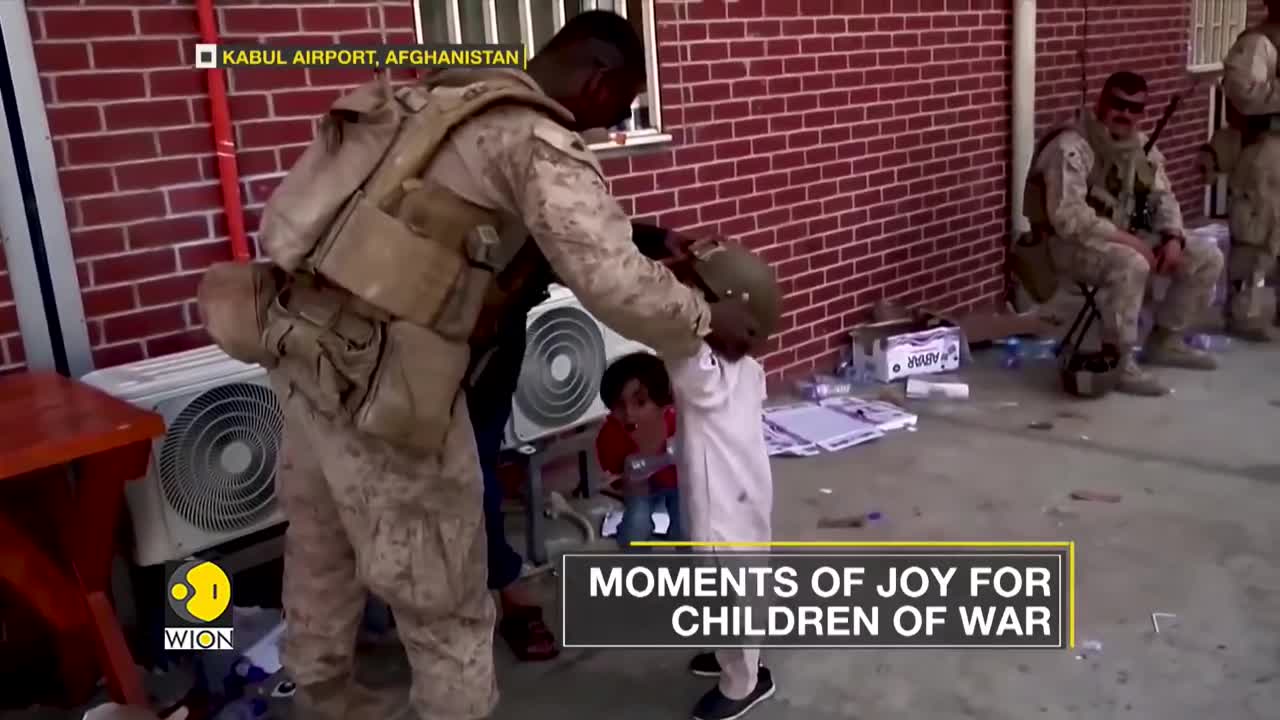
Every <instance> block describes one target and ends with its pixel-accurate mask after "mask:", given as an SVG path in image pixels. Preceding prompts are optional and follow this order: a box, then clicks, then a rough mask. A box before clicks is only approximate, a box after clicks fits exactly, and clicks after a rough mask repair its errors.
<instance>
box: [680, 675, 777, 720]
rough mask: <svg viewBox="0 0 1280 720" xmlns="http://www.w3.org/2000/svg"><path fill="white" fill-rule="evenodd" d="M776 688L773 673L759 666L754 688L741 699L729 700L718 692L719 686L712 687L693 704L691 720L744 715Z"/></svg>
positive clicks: (731, 717) (717, 719)
mask: <svg viewBox="0 0 1280 720" xmlns="http://www.w3.org/2000/svg"><path fill="white" fill-rule="evenodd" d="M775 689H776V688H775V687H774V684H773V673H771V672H769V668H767V667H764V666H763V665H762V666H760V671H759V674H758V675H757V676H756V689H755V690H752V691H751V694H749V695H747V696H746V697H744V698H742V699H741V700H730V699H729V698H727V697H725V696H724V694H723V693H721V692H720V688H718V687H716V688H712V689H711V691H710V692H708V693H707V694H706V695H703V696H702V699H701V700H699V701H698V704H697V705H694V706H693V720H734V718H740V717H742V716H743V715H746V714H747V712H748V711H749V710H751V708H753V707H755V706H756V705H757V704H759V703H760V701H761V700H765V699H767V698H769V697H771V696H772V695H773V691H774V690H775Z"/></svg>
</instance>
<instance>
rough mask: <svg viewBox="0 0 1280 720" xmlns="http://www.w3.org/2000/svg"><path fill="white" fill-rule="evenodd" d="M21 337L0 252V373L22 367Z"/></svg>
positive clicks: (7, 276) (10, 287)
mask: <svg viewBox="0 0 1280 720" xmlns="http://www.w3.org/2000/svg"><path fill="white" fill-rule="evenodd" d="M24 360H26V355H24V354H23V351H22V336H21V335H19V334H18V311H17V308H16V307H14V304H13V287H12V286H11V285H10V284H9V268H8V267H7V263H6V261H5V256H4V253H2V252H0V373H5V372H11V371H13V370H17V369H19V368H21V367H22V366H23V361H24Z"/></svg>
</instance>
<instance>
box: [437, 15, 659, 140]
mask: <svg viewBox="0 0 1280 720" xmlns="http://www.w3.org/2000/svg"><path fill="white" fill-rule="evenodd" d="M423 2H424V0H413V32H414V37H415V38H416V41H417V42H418V43H420V44H422V43H425V42H426V41H425V40H424V33H423V29H424V28H423V13H422V11H423V7H422V6H423ZM443 2H444V4H445V19H446V26H447V27H446V29H447V31H448V37H449V40H448V41H449V42H450V43H462V42H463V38H462V16H461V12H460V10H459V8H460V3H463V2H475V3H478V4H479V5H480V10H481V17H482V18H483V22H484V33H485V37H484V41H483V42H485V43H487V44H496V43H497V42H498V9H497V0H443ZM535 2H545V0H518V1H517V7H518V9H519V13H520V39H521V42H522V44H523V45H524V47H525V50H526V52H528V54H529V56H532V55H533V54H534V52H536V51H537V47H535V46H534V24H533V6H534V3H535ZM639 2H640V7H641V9H642V11H643V13H644V17H643V18H641V23H640V24H641V27H642V28H643V30H644V33H643V37H642V38H641V40H642V41H643V42H644V52H645V73H646V76H647V77H648V78H649V82H648V88H647V89H646V93H645V94H646V98H647V100H648V109H649V126H650V127H647V128H642V129H639V130H633V131H629V132H614V131H605V130H596V131H593V132H589V133H585V135H588V136H590V137H591V138H592V140H593V141H592V142H589V144H588V147H590V148H591V149H592V150H593V151H594V152H596V153H598V154H607V155H624V154H630V153H632V152H635V151H637V150H644V149H647V148H652V147H653V146H662V145H666V144H668V143H671V142H672V141H673V139H674V138H673V137H672V135H671V133H670V132H668V131H667V129H666V128H665V126H664V125H663V120H662V83H661V78H660V76H659V69H660V68H659V62H658V45H657V38H658V33H657V19H656V16H655V8H654V2H655V0H639ZM579 3H580V4H579V7H581V8H582V10H583V11H586V10H595V9H598V8H599V7H600V3H599V1H598V0H579ZM615 7H620V8H621V9H622V12H618V14H619V15H622V16H623V17H627V13H626V7H627V3H626V2H625V0H622V1H620V2H617V3H615ZM614 12H617V10H615V11H614ZM551 15H552V33H555V32H557V31H559V30H560V28H562V27H564V23H565V11H564V3H563V2H560V0H555V2H553V3H552V5H551ZM636 107H639V101H638V99H637V102H636V103H635V104H633V105H632V108H633V109H634V108H636ZM602 135H607V139H605V140H598V141H597V140H594V138H596V137H600V136H602Z"/></svg>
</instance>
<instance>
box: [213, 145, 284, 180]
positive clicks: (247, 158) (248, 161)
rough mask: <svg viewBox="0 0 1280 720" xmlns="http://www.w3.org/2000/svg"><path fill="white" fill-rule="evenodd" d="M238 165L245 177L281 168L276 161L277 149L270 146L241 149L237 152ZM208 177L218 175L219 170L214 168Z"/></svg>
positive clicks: (264, 173) (274, 171)
mask: <svg viewBox="0 0 1280 720" xmlns="http://www.w3.org/2000/svg"><path fill="white" fill-rule="evenodd" d="M236 165H237V167H238V169H239V170H240V174H241V175H242V176H245V177H250V176H253V175H266V174H271V173H276V172H278V171H279V170H280V165H279V163H278V162H276V151H275V150H273V149H270V148H268V149H264V150H241V151H240V152H238V153H236ZM206 177H209V178H214V177H217V171H216V170H214V171H213V172H212V173H210V174H208V175H206Z"/></svg>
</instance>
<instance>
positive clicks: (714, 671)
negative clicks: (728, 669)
mask: <svg viewBox="0 0 1280 720" xmlns="http://www.w3.org/2000/svg"><path fill="white" fill-rule="evenodd" d="M689 672H691V673H693V674H694V675H697V676H698V677H720V661H719V660H716V654H715V653H713V652H704V653H698V654H697V655H694V656H693V659H692V660H690V661H689Z"/></svg>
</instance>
